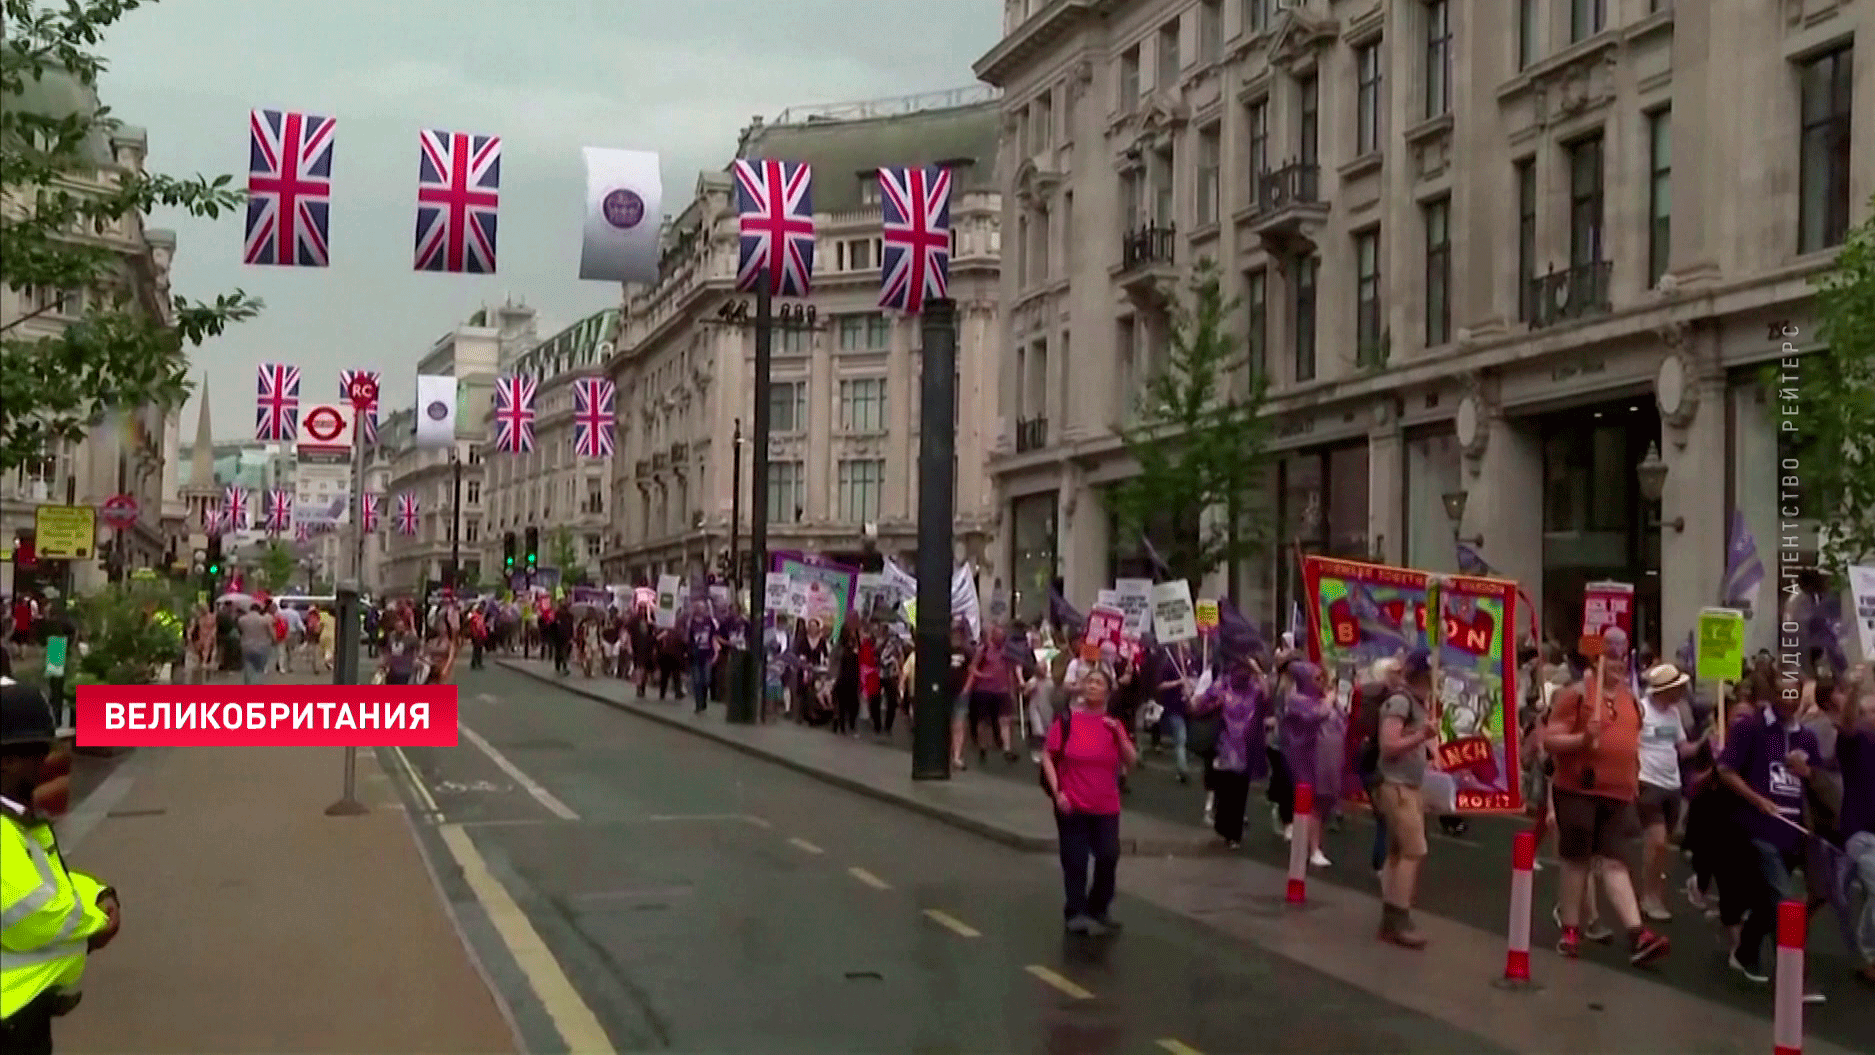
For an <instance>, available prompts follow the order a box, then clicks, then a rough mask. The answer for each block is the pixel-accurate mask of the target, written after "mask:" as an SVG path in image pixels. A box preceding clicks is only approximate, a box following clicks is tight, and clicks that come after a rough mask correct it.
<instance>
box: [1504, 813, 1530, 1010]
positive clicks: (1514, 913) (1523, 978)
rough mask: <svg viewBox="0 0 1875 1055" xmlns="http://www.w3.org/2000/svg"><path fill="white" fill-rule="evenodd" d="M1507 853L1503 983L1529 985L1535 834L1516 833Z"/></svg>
mask: <svg viewBox="0 0 1875 1055" xmlns="http://www.w3.org/2000/svg"><path fill="white" fill-rule="evenodd" d="M1510 845H1511V850H1510V932H1509V941H1508V942H1507V948H1506V949H1505V951H1504V984H1506V985H1511V986H1518V985H1528V984H1530V912H1531V906H1532V903H1533V902H1534V901H1535V899H1536V876H1535V874H1534V873H1535V871H1536V833H1535V832H1518V833H1517V837H1516V838H1515V839H1513V840H1512V841H1511V844H1510Z"/></svg>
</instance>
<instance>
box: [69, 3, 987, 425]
mask: <svg viewBox="0 0 1875 1055" xmlns="http://www.w3.org/2000/svg"><path fill="white" fill-rule="evenodd" d="M934 13H937V14H941V15H942V16H943V17H940V18H934V17H933V14H934ZM1001 22H1002V4H1001V3H1000V2H999V0H785V2H779V3H777V2H767V0H687V2H684V3H669V2H650V0H160V2H157V3H152V4H149V5H147V6H146V7H144V8H143V9H142V10H139V11H136V12H133V13H132V14H130V15H129V16H127V17H126V18H125V19H124V20H123V21H122V22H120V23H118V24H117V25H116V26H115V27H113V29H112V30H111V32H110V34H109V36H108V37H107V38H106V41H105V46H104V49H103V50H104V54H105V55H106V56H107V58H108V59H109V62H110V70H109V72H108V73H106V75H105V77H104V80H103V82H102V86H101V87H102V93H103V95H104V99H105V102H106V103H107V104H108V105H109V106H110V107H111V108H112V109H113V111H114V112H115V114H116V116H118V117H119V118H121V119H122V120H125V121H128V122H130V123H132V124H138V125H142V126H144V127H146V128H148V129H149V132H150V165H151V167H152V168H153V169H154V170H156V171H160V172H166V173H171V174H177V175H180V174H184V173H191V172H206V173H232V174H234V175H235V177H236V182H237V183H244V182H245V174H246V165H247V114H248V111H249V110H250V109H253V108H255V107H269V108H277V109H288V110H301V111H306V112H310V113H317V114H326V115H331V116H334V117H336V118H337V119H338V126H337V140H336V149H335V153H334V155H333V168H334V173H333V179H334V187H333V204H332V223H331V227H332V231H331V251H332V266H331V267H329V268H325V269H312V268H274V267H264V268H263V267H247V266H245V265H243V264H242V263H241V240H242V217H241V216H239V215H224V216H223V217H222V218H221V219H219V220H214V221H209V220H195V219H189V218H184V217H180V216H175V215H167V214H158V215H157V216H156V217H155V218H154V219H153V221H152V222H153V224H154V225H156V226H163V227H173V228H175V229H176V231H177V235H178V238H179V246H178V248H177V252H176V264H175V269H174V275H173V277H174V281H175V287H176V290H177V291H178V292H180V293H182V294H185V295H187V296H190V297H195V298H199V299H210V298H212V297H213V296H214V295H215V294H217V293H221V292H226V291H229V290H233V289H235V288H237V287H238V288H242V289H245V290H247V291H248V292H249V293H251V294H254V295H256V296H259V297H261V298H263V299H264V300H265V301H266V302H267V310H266V312H265V313H264V314H263V315H262V316H261V317H260V318H258V319H255V320H253V321H251V322H248V323H245V324H243V325H240V326H237V327H236V328H235V329H234V330H232V331H231V332H230V333H229V334H228V335H226V336H224V337H222V338H220V339H218V340H214V341H211V342H210V343H208V344H206V345H204V346H202V347H201V348H198V349H197V350H196V352H195V358H196V377H197V378H198V379H199V378H200V377H201V374H202V372H203V371H204V370H206V371H207V373H208V393H209V396H210V398H211V400H212V404H211V414H212V416H213V419H214V425H215V435H216V438H217V439H239V438H242V437H244V436H249V437H251V436H252V434H253V421H254V411H253V406H254V368H255V366H256V365H257V364H259V363H263V362H286V363H293V364H296V365H298V366H299V367H300V368H301V370H302V371H303V376H304V381H303V383H302V389H301V397H302V399H309V400H320V399H326V398H331V397H333V396H336V390H337V384H338V381H337V378H338V371H339V369H340V368H342V367H366V366H371V367H376V368H378V369H380V370H382V371H384V374H385V381H386V389H387V391H386V397H387V400H388V405H389V406H390V407H396V406H399V405H408V404H409V402H410V400H411V399H412V397H413V395H414V388H415V382H414V381H413V380H412V379H411V378H412V375H413V374H414V369H415V365H416V361H417V359H418V357H419V356H421V355H422V353H423V352H424V351H426V350H427V349H428V348H429V346H430V344H431V343H432V342H433V341H434V340H435V339H436V338H437V337H438V336H440V335H442V334H443V333H445V332H447V331H448V330H449V329H450V328H451V327H453V326H454V325H456V324H457V323H458V322H459V321H461V320H462V319H464V318H465V317H466V316H467V315H468V314H469V313H470V312H472V311H474V310H475V308H476V307H478V306H479V305H481V304H482V303H485V302H498V301H500V300H501V299H502V298H503V297H504V296H509V295H512V296H513V297H515V298H516V299H518V300H522V301H524V302H526V303H527V304H530V305H532V306H534V307H535V308H536V309H538V310H539V312H540V314H541V335H542V336H543V337H545V336H548V335H550V334H552V333H554V332H557V331H558V330H559V329H560V328H561V327H564V326H566V325H568V324H569V323H572V322H574V321H577V320H578V319H579V318H580V317H582V316H584V315H586V314H588V313H590V312H593V311H596V310H598V309H600V308H603V307H606V306H607V305H609V304H612V303H614V302H615V301H616V295H617V287H616V286H612V285H607V284H603V283H592V282H581V281H580V280H579V278H578V272H579V226H580V222H581V219H582V212H583V210H584V207H585V205H584V201H585V173H584V170H583V167H582V164H581V161H580V148H581V147H582V146H605V147H624V148H634V149H646V150H656V151H658V152H659V153H660V154H661V155H662V159H663V166H664V204H665V211H666V212H667V213H669V212H676V211H678V210H680V209H682V208H683V206H684V203H686V202H688V201H689V199H690V194H691V192H692V190H693V189H694V184H695V180H696V173H697V170H698V169H701V168H720V167H721V166H722V165H724V164H725V163H726V162H727V161H728V160H729V158H730V157H731V155H732V154H733V152H734V150H735V144H736V133H737V132H738V131H739V130H740V129H741V128H742V127H743V126H744V125H745V124H747V123H748V120H749V118H750V117H751V116H752V115H755V114H761V115H764V116H765V117H767V118H769V119H773V118H774V117H775V116H776V115H777V114H778V113H779V112H780V111H781V110H783V109H785V108H787V107H789V106H797V105H806V104H814V103H836V102H847V101H854V100H861V99H870V98H884V97H889V96H895V95H907V94H913V93H918V92H926V91H938V90H943V89H948V88H954V87H960V86H964V85H968V84H970V83H972V82H973V80H974V78H973V77H972V75H971V73H970V64H971V63H972V62H973V61H974V60H975V59H976V58H977V57H979V56H980V55H981V54H982V53H983V52H984V51H986V50H987V49H988V48H989V47H990V46H991V45H992V44H994V43H995V41H996V39H997V37H998V36H999V34H1000V30H1001ZM420 128H436V129H441V130H446V131H452V132H476V133H484V134H490V135H498V136H501V137H502V167H501V227H500V246H499V250H498V251H499V263H498V267H499V271H500V273H499V274H497V275H492V276H468V275H438V274H428V273H423V274H419V273H417V272H415V271H413V270H412V258H411V257H412V243H413V237H414V228H415V222H416V208H415V193H416V191H415V188H416V176H417V132H418V130H419V129H420ZM195 406H196V403H195V401H194V400H191V402H190V404H189V408H188V410H187V412H186V415H187V416H186V417H185V418H184V420H183V441H184V442H185V443H187V442H189V441H190V440H192V439H193V438H194V435H195V413H196V412H195Z"/></svg>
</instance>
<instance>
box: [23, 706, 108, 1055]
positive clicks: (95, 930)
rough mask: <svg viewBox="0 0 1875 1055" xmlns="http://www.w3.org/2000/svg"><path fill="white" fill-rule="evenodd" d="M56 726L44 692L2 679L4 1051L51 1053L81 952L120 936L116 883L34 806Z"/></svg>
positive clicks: (71, 997) (73, 990)
mask: <svg viewBox="0 0 1875 1055" xmlns="http://www.w3.org/2000/svg"><path fill="white" fill-rule="evenodd" d="M55 737H56V730H55V728H54V725H53V717H52V707H51V705H50V704H49V703H48V702H47V700H46V696H45V693H44V692H42V691H41V690H39V689H38V688H35V687H33V686H30V685H20V684H16V683H11V682H5V683H0V1051H4V1052H6V1053H8V1055H49V1053H50V1052H51V1051H52V1020H53V1019H54V1018H57V1017H58V1016H60V1015H64V1014H66V1013H68V1012H70V1011H71V1010H72V1008H74V1007H76V1006H77V1005H78V997H79V983H80V981H81V980H82V979H83V977H84V973H85V957H86V955H87V954H88V953H89V952H91V951H92V950H94V949H102V948H103V947H104V946H105V945H107V944H109V943H110V941H111V939H112V938H114V937H116V936H117V925H118V906H117V893H116V891H114V890H112V889H111V888H109V887H107V886H104V885H103V884H101V883H99V882H98V881H97V880H95V879H93V878H91V877H90V876H88V875H85V874H83V873H81V872H74V871H72V870H70V869H69V868H67V867H66V866H65V861H64V859H63V857H62V856H61V855H60V853H59V844H58V839H57V838H56V837H55V836H54V835H53V833H52V825H51V823H50V822H49V821H47V820H46V819H45V818H44V817H42V816H40V815H38V814H37V813H35V812H34V811H33V807H32V801H33V789H34V788H35V787H37V786H38V784H39V770H40V766H41V765H42V764H43V763H44V762H45V760H46V758H47V756H48V755H50V754H51V752H52V747H53V742H54V739H55Z"/></svg>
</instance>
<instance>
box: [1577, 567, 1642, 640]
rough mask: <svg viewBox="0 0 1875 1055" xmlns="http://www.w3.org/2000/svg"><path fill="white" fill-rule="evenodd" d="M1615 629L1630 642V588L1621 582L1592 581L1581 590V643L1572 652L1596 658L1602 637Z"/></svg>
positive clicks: (1632, 617) (1631, 627)
mask: <svg viewBox="0 0 1875 1055" xmlns="http://www.w3.org/2000/svg"><path fill="white" fill-rule="evenodd" d="M1615 627H1619V628H1620V629H1621V632H1622V633H1624V634H1626V635H1628V643H1629V644H1630V645H1632V644H1633V642H1634V587H1633V586H1632V585H1631V584H1629V583H1625V582H1592V583H1589V584H1588V585H1587V586H1584V587H1582V640H1581V642H1580V643H1579V646H1578V647H1577V649H1576V651H1578V652H1580V653H1582V654H1583V655H1584V656H1587V657H1589V658H1590V659H1593V658H1595V657H1597V656H1600V655H1601V654H1602V653H1601V649H1602V635H1603V634H1606V633H1607V632H1608V631H1609V630H1611V629H1613V628H1615Z"/></svg>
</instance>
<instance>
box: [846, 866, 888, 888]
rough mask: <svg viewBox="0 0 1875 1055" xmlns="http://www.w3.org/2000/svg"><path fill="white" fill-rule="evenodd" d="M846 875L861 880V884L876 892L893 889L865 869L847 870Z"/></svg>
mask: <svg viewBox="0 0 1875 1055" xmlns="http://www.w3.org/2000/svg"><path fill="white" fill-rule="evenodd" d="M846 874H847V875H850V876H852V877H853V878H854V879H857V880H859V881H860V882H862V883H864V884H866V885H867V886H869V887H871V888H873V889H874V890H890V889H892V884H890V883H888V882H886V881H885V880H883V879H880V878H879V877H878V876H876V875H873V874H872V873H871V872H868V871H866V870H865V869H864V868H849V869H847V870H846Z"/></svg>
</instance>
